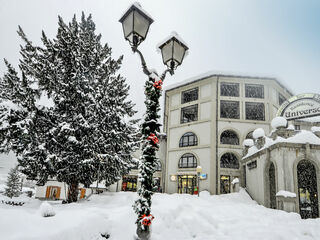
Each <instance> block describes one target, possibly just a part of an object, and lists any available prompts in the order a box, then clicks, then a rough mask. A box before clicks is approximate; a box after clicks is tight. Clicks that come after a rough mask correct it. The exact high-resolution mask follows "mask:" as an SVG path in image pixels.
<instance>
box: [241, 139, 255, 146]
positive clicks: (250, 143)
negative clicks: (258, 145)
mask: <svg viewBox="0 0 320 240" xmlns="http://www.w3.org/2000/svg"><path fill="white" fill-rule="evenodd" d="M242 144H243V146H244V147H252V146H253V145H254V142H253V140H252V139H245V140H244V141H243V143H242Z"/></svg>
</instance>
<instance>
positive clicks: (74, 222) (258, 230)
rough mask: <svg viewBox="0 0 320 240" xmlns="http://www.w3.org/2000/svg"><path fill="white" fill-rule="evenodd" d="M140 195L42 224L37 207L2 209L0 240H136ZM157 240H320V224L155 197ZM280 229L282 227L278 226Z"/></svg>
mask: <svg viewBox="0 0 320 240" xmlns="http://www.w3.org/2000/svg"><path fill="white" fill-rule="evenodd" d="M136 198H137V194H136V193H131V192H119V193H106V194H100V195H98V196H97V195H94V196H92V198H90V201H83V202H81V203H74V204H62V205H56V206H55V209H56V211H57V212H58V213H59V214H57V215H56V216H55V217H54V218H42V217H39V216H38V215H37V214H36V213H37V207H38V206H37V204H39V202H37V200H34V201H35V203H34V205H31V204H29V205H24V206H22V207H19V208H13V207H10V206H6V205H2V206H0V215H1V218H0V236H1V239H6V240H20V239H23V240H43V239H46V240H56V239H59V240H78V239H80V240H105V238H103V237H102V236H101V233H108V234H110V239H113V240H126V239H134V237H133V236H134V235H135V231H136V225H135V220H136V215H135V214H134V212H133V210H132V207H131V206H132V203H133V202H134V199H136ZM152 215H154V216H155V219H154V220H153V222H152V240H163V239H174V240H191V239H194V240H200V239H217V240H229V239H230V240H231V239H239V236H241V237H240V239H260V240H274V239H284V240H289V239H299V240H308V239H320V230H319V229H320V221H319V219H308V220H307V221H305V220H302V219H301V218H300V216H299V215H298V214H296V213H287V212H285V211H280V210H273V209H268V208H265V207H263V206H261V205H258V204H257V203H256V202H255V201H253V200H251V198H250V197H249V196H248V194H246V192H245V190H243V189H240V192H239V193H231V194H225V195H218V196H212V195H209V194H208V192H201V193H200V197H197V196H196V195H187V194H170V195H169V194H155V195H154V196H153V201H152ZM275 223H276V224H275ZM266 226H267V227H266Z"/></svg>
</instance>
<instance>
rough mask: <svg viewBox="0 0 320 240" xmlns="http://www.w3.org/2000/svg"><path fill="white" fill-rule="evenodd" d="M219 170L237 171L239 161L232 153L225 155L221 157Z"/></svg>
mask: <svg viewBox="0 0 320 240" xmlns="http://www.w3.org/2000/svg"><path fill="white" fill-rule="evenodd" d="M220 168H234V169H239V160H238V158H237V157H236V155H234V154H233V153H225V154H223V155H222V156H221V159H220Z"/></svg>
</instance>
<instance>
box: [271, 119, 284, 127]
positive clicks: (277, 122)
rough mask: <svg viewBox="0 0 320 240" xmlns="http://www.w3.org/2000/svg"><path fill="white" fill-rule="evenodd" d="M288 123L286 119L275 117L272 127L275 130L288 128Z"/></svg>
mask: <svg viewBox="0 0 320 240" xmlns="http://www.w3.org/2000/svg"><path fill="white" fill-rule="evenodd" d="M287 124H288V121H287V119H285V118H284V117H275V118H274V119H272V121H271V126H272V128H273V129H277V128H279V127H287Z"/></svg>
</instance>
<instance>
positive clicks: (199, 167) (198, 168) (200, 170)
mask: <svg viewBox="0 0 320 240" xmlns="http://www.w3.org/2000/svg"><path fill="white" fill-rule="evenodd" d="M201 172H202V167H201V166H198V167H197V176H198V197H199V195H200V174H201Z"/></svg>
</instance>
